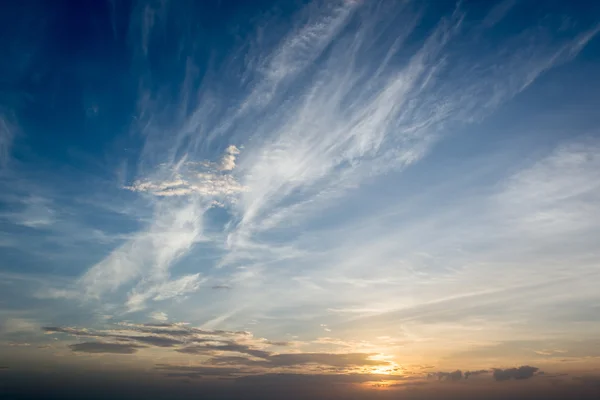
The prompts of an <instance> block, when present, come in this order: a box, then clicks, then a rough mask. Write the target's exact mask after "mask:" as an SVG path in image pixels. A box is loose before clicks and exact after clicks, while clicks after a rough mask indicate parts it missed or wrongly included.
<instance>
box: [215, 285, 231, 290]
mask: <svg viewBox="0 0 600 400" xmlns="http://www.w3.org/2000/svg"><path fill="white" fill-rule="evenodd" d="M212 289H214V290H229V289H231V286H228V285H215V286H213V287H212Z"/></svg>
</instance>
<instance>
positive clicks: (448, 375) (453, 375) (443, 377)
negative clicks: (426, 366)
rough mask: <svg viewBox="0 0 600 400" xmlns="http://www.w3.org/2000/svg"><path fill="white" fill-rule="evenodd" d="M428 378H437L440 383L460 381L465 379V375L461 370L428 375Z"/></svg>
mask: <svg viewBox="0 0 600 400" xmlns="http://www.w3.org/2000/svg"><path fill="white" fill-rule="evenodd" d="M427 377H428V378H437V380H438V381H452V382H456V381H460V380H462V378H463V373H462V371H461V370H458V369H457V370H456V371H453V372H433V373H430V374H428V375H427Z"/></svg>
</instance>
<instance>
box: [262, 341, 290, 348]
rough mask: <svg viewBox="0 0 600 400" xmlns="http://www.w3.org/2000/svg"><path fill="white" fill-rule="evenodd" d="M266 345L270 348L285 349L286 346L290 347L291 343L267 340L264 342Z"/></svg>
mask: <svg viewBox="0 0 600 400" xmlns="http://www.w3.org/2000/svg"><path fill="white" fill-rule="evenodd" d="M265 343H266V344H270V345H271V346H281V347H286V346H291V344H292V343H291V342H273V341H271V340H267V341H266V342H265Z"/></svg>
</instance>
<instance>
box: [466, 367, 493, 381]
mask: <svg viewBox="0 0 600 400" xmlns="http://www.w3.org/2000/svg"><path fill="white" fill-rule="evenodd" d="M490 372H491V371H489V370H487V369H480V370H477V371H467V372H465V379H469V376H477V375H483V374H489V373H490Z"/></svg>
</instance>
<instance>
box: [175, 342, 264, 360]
mask: <svg viewBox="0 0 600 400" xmlns="http://www.w3.org/2000/svg"><path fill="white" fill-rule="evenodd" d="M177 351H178V352H180V353H185V354H208V353H210V352H213V351H231V352H236V353H242V354H248V355H250V356H254V357H258V358H264V359H266V358H268V357H270V356H271V353H270V352H268V351H264V350H259V349H254V348H252V347H250V346H247V345H244V344H239V343H235V342H229V343H226V344H219V345H214V344H207V345H203V346H190V347H184V348H183V349H178V350H177Z"/></svg>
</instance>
